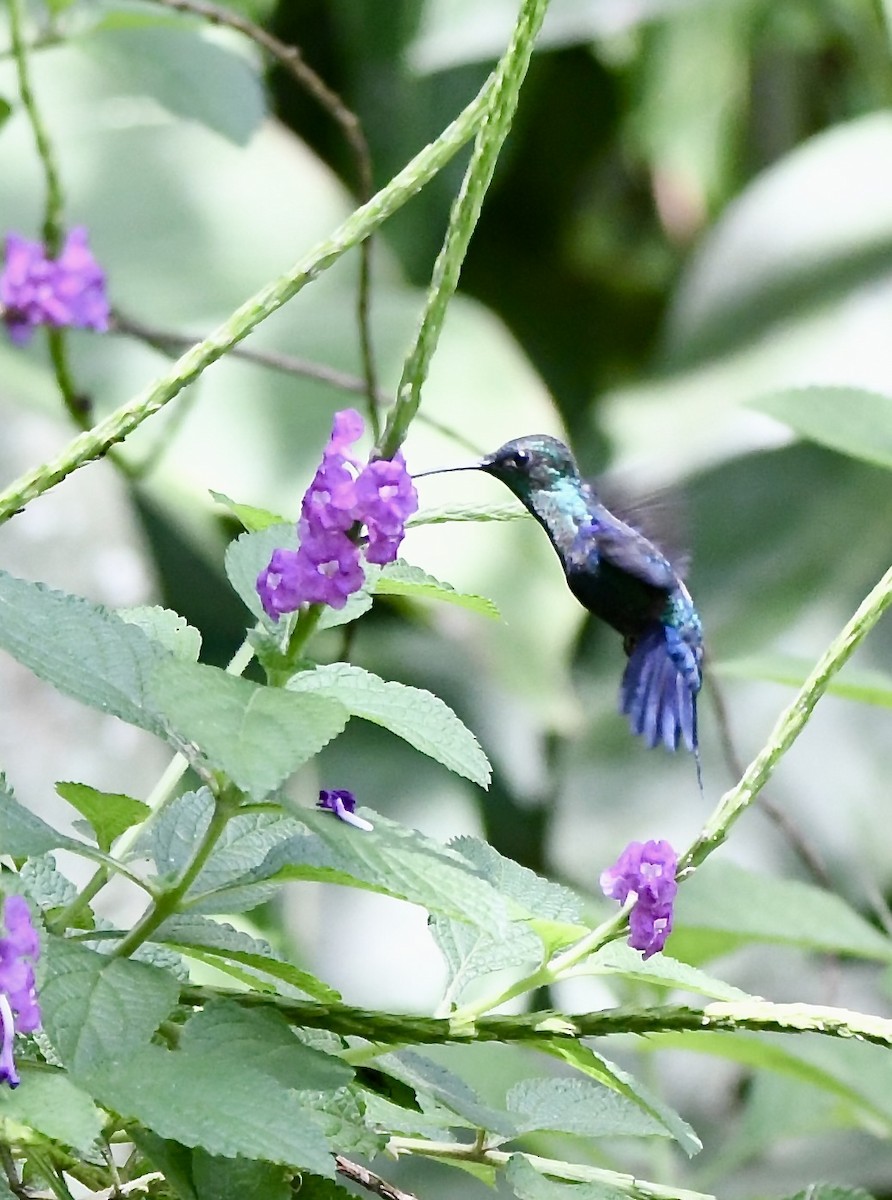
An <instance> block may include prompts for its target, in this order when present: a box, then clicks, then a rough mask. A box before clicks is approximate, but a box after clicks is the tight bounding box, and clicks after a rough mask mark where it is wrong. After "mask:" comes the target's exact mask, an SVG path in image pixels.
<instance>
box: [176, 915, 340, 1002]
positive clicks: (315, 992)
mask: <svg viewBox="0 0 892 1200" xmlns="http://www.w3.org/2000/svg"><path fill="white" fill-rule="evenodd" d="M154 936H155V939H156V940H157V941H159V942H164V943H165V944H166V945H170V946H175V947H176V948H177V949H178V950H182V951H183V952H184V953H186V954H188V953H189V951H190V950H196V949H200V950H203V951H204V952H205V954H204V955H203V961H209V960H212V959H213V958H225V959H231V960H233V961H234V962H239V963H244V964H245V965H246V966H249V967H253V968H254V969H255V970H258V971H262V972H265V973H266V974H267V975H271V976H272V977H273V978H274V979H280V980H282V982H283V983H288V984H290V985H291V986H292V987H295V988H298V989H299V990H300V991H301V992H302V993H304V994H305V995H307V996H312V997H313V999H314V1000H319V1001H320V1002H321V1003H323V1004H332V1003H335V1002H336V1001H338V1000H340V998H341V997H340V994H339V993H338V992H336V991H335V989H334V988H331V987H329V986H328V985H327V984H325V983H323V982H322V980H321V979H317V978H316V976H315V975H311V974H310V972H309V971H302V970H301V969H300V968H299V967H295V966H294V965H293V964H291V963H289V962H285V961H284V960H283V959H282V958H281V956H280V955H278V954H276V952H275V951H274V950H273V948H272V946H270V944H269V942H266V941H264V940H263V939H262V938H253V937H250V936H249V935H248V934H247V933H242V932H241V931H240V930H237V929H233V927H232V926H231V925H226V924H223V923H222V922H219V921H211V920H208V919H207V918H205V917H201V916H198V915H197V914H188V915H178V916H173V917H168V919H167V920H166V921H165V922H164V924H163V925H162V926H161V928H160V929H159V930H158V931H157V933H156V934H155V935H154Z"/></svg>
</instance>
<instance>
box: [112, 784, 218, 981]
mask: <svg viewBox="0 0 892 1200" xmlns="http://www.w3.org/2000/svg"><path fill="white" fill-rule="evenodd" d="M238 799H239V797H237V796H234V795H233V796H230V795H226V794H224V795H220V796H215V797H214V811H213V813H212V814H211V819H210V821H209V823H208V827H207V829H206V830H205V832H204V835H203V836H202V838H201V840H200V841H199V843H198V845H197V846H196V847H195V851H194V853H193V855H192V858H191V859H190V860H189V862H188V863H187V865H186V867H185V868H184V869H183V871H182V873H181V874H180V877H179V879H178V880H177V881H176V883H175V884H174V885H173V886H172V887H171V888H168V889H167V890H166V891H164V892H162V893H161V894H160V895H159V896H158V897H157V899H156V900H155V901H153V903H152V904H151V905H150V906H149V908H148V909H147V910H146V912H145V913H144V914H143V916H142V917H141V918H140V919H139V921H137V923H136V924H135V925H134V926H133V928H132V929H131V930H130V932H129V933H128V934H127V936H126V937H125V938H123V939H122V940H121V941H120V942H119V943H118V945H117V946H116V947H115V949H114V950H113V951H112V952H111V957H113V958H127V957H128V956H129V955H131V954H132V953H133V951H134V950H136V949H137V948H138V947H139V946H141V945H142V944H143V942H145V941H147V940H148V939H149V938H150V937H151V936H152V934H153V933H154V932H155V930H156V929H158V927H159V926H160V925H163V924H164V922H165V921H166V920H167V918H168V917H169V916H172V915H173V913H175V912H176V911H177V908H178V907H179V904H180V901H181V900H182V898H183V896H185V894H186V892H187V891H188V890H189V888H190V887H191V886H192V884H193V883H194V882H195V880H196V878H197V877H198V874H199V872H200V871H201V869H202V867H203V866H204V865H205V863H206V862H207V860H208V859H209V858H210V856H211V854H212V852H213V849H214V847H215V846H216V844H217V842H218V841H219V840H220V838H221V836H222V834H223V831H224V830H225V828H226V826H227V824H228V822H229V819H230V817H231V816H232V814H233V812H234V811H235V810H236V809H237V808H238Z"/></svg>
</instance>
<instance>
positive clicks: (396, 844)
mask: <svg viewBox="0 0 892 1200" xmlns="http://www.w3.org/2000/svg"><path fill="white" fill-rule="evenodd" d="M360 811H361V813H362V815H364V816H367V817H369V818H373V820H374V826H375V827H374V829H373V830H371V831H370V832H366V831H363V830H358V829H353V828H351V827H350V826H349V825H345V824H344V823H343V822H342V821H338V820H337V818H336V817H334V816H333V815H332V814H331V813H326V812H320V811H316V810H310V809H307V810H301V814H300V817H301V821H302V822H303V823H304V824H305V825H306V826H307V827H308V829H309V830H310V831H311V832H310V833H308V834H305V835H299V836H296V837H293V838H291V839H289V840H288V841H287V842H284V843H283V844H282V845H280V846H276V847H275V848H274V849H273V850H271V851H270V853H269V855H268V857H267V860H266V862H265V863H264V865H263V867H262V868H261V869H260V870H259V871H258V872H256V873H255V876H256V878H271V877H275V878H277V879H316V880H324V881H325V882H328V883H343V884H346V885H347V886H352V887H360V888H365V889H367V890H368V891H373V892H383V893H384V894H385V895H388V896H395V897H396V898H397V899H400V900H408V901H410V902H411V903H412V904H420V905H421V906H422V907H424V908H426V909H427V910H428V911H429V912H434V913H443V914H445V915H447V916H450V917H455V918H456V919H458V920H462V921H468V922H470V923H472V924H474V925H480V926H482V927H483V928H484V929H487V930H489V931H492V932H495V933H498V932H499V931H501V930H504V929H505V928H506V926H507V923H508V919H509V914H508V908H507V906H506V902H505V900H504V899H503V898H502V896H501V895H500V894H499V892H498V891H497V890H496V889H495V888H494V887H492V886H491V885H490V884H489V883H487V882H486V880H484V879H481V878H480V876H479V875H478V874H477V873H476V871H475V870H474V868H473V867H472V865H471V864H470V863H468V862H467V860H466V859H464V858H462V856H461V855H459V854H457V853H456V852H455V851H454V850H450V849H449V848H448V847H445V846H441V845H440V844H439V843H437V842H433V841H431V840H430V839H429V838H426V837H424V836H423V835H422V834H420V833H418V832H417V831H416V830H414V829H407V828H405V826H402V825H398V824H397V823H396V822H394V821H389V820H387V818H386V817H382V816H381V815H380V814H378V813H373V812H371V811H370V810H369V809H361V810H360Z"/></svg>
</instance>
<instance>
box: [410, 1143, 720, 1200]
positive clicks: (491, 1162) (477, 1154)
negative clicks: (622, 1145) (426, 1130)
mask: <svg viewBox="0 0 892 1200" xmlns="http://www.w3.org/2000/svg"><path fill="white" fill-rule="evenodd" d="M387 1151H388V1153H389V1154H393V1155H395V1156H396V1157H397V1158H398V1157H399V1156H400V1155H401V1154H419V1155H422V1156H423V1157H424V1158H437V1159H442V1160H445V1161H447V1162H473V1163H481V1164H482V1165H483V1166H489V1167H504V1166H507V1165H508V1163H509V1161H510V1160H511V1159H512V1158H513V1157H514V1154H515V1153H516V1151H509V1150H488V1149H487V1148H486V1147H485V1146H478V1145H477V1144H476V1143H472V1144H470V1145H468V1144H462V1143H461V1142H433V1141H428V1140H427V1139H426V1138H410V1137H392V1138H391V1139H390V1141H389V1142H388V1143H387ZM523 1158H525V1159H526V1160H527V1162H528V1163H529V1164H530V1166H532V1167H535V1169H536V1170H537V1171H538V1172H539V1173H540V1174H542V1175H547V1176H549V1177H551V1178H553V1179H563V1180H566V1181H567V1182H570V1183H599V1184H603V1186H604V1187H605V1188H609V1189H610V1190H611V1191H617V1192H624V1193H625V1194H626V1195H628V1196H634V1197H635V1200H715V1197H714V1196H711V1195H708V1194H707V1193H705V1192H691V1191H687V1190H685V1189H683V1188H673V1187H663V1186H662V1185H661V1184H659V1183H648V1181H647V1180H646V1179H637V1178H635V1177H634V1176H633V1175H627V1174H626V1173H625V1172H624V1171H608V1170H606V1169H605V1168H604V1167H590V1166H588V1165H587V1164H586V1163H570V1162H564V1161H563V1160H562V1159H559V1158H542V1157H541V1156H540V1155H538V1154H524V1155H523Z"/></svg>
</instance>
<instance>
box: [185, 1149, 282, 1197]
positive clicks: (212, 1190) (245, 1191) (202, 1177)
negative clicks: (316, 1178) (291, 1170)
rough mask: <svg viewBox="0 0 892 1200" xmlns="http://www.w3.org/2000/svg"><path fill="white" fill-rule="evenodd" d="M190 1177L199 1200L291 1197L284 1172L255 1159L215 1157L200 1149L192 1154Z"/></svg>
mask: <svg viewBox="0 0 892 1200" xmlns="http://www.w3.org/2000/svg"><path fill="white" fill-rule="evenodd" d="M191 1175H192V1183H193V1185H194V1188H195V1193H196V1195H197V1197H198V1200H289V1197H290V1196H291V1186H290V1180H289V1178H288V1175H287V1172H286V1171H285V1169H284V1168H283V1167H279V1166H274V1165H273V1164H272V1163H264V1162H257V1161H256V1159H254V1160H251V1159H247V1158H215V1157H213V1156H212V1155H210V1154H208V1153H207V1151H205V1150H201V1149H197V1150H193V1151H192V1171H191ZM300 1190H301V1191H303V1184H301V1189H300Z"/></svg>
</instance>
